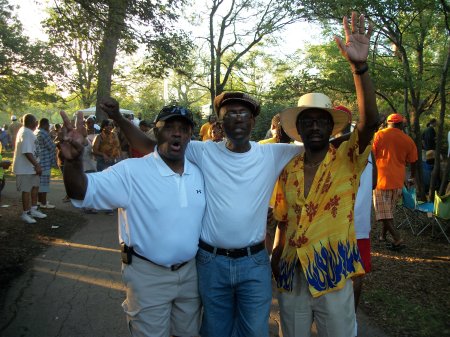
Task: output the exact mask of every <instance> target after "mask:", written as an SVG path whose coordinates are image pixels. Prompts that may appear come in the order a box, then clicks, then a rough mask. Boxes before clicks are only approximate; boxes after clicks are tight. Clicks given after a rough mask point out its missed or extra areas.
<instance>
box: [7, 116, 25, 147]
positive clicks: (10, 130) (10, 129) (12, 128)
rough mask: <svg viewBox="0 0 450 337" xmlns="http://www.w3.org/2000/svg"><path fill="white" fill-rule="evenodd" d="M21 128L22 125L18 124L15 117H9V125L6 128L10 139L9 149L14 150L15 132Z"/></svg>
mask: <svg viewBox="0 0 450 337" xmlns="http://www.w3.org/2000/svg"><path fill="white" fill-rule="evenodd" d="M21 127H22V124H20V123H19V121H18V120H17V117H16V116H15V115H12V116H11V124H9V127H8V133H9V138H10V139H11V147H12V148H13V149H14V148H15V146H16V137H17V132H19V129H20V128H21Z"/></svg>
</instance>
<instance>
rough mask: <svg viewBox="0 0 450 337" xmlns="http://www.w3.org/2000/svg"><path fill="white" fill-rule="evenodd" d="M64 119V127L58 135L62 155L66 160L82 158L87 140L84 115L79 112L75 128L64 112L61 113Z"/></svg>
mask: <svg viewBox="0 0 450 337" xmlns="http://www.w3.org/2000/svg"><path fill="white" fill-rule="evenodd" d="M59 114H60V115H61V117H62V119H63V127H62V128H61V131H60V133H59V134H58V140H59V148H60V150H61V151H60V153H61V155H62V157H63V158H64V159H67V160H74V159H77V158H79V157H80V156H81V154H82V153H83V149H84V142H85V138H86V134H87V131H86V128H85V127H84V120H83V113H82V112H81V111H78V112H77V118H76V123H75V127H74V126H73V125H72V123H71V121H70V119H69V117H68V116H67V114H66V113H65V112H64V111H61V112H60V113H59Z"/></svg>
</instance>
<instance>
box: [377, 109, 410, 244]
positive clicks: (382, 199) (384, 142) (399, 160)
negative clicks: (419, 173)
mask: <svg viewBox="0 0 450 337" xmlns="http://www.w3.org/2000/svg"><path fill="white" fill-rule="evenodd" d="M403 123H404V118H403V116H402V115H400V114H397V113H396V114H391V115H389V116H388V118H387V128H386V129H382V130H380V131H378V132H377V133H376V134H375V136H374V140H373V154H374V156H375V161H376V166H377V169H378V179H377V188H376V189H375V191H374V194H373V203H374V208H375V217H376V220H377V221H380V222H381V223H382V224H383V228H382V231H381V235H380V241H385V240H386V235H387V232H389V233H391V235H392V237H393V242H392V245H391V246H390V247H391V248H392V249H395V250H398V249H401V248H403V247H404V244H403V240H402V238H401V237H400V233H399V232H398V231H397V230H396V229H395V226H394V216H393V214H394V208H395V205H396V204H397V200H398V198H399V197H400V195H401V193H402V187H403V185H404V184H405V183H406V181H405V178H406V166H407V165H408V164H412V165H411V177H410V179H409V180H408V185H411V184H414V176H415V165H413V164H414V163H415V162H416V161H417V159H418V154H417V147H416V144H415V143H414V141H413V140H412V138H411V137H409V136H408V135H406V134H405V133H404V132H403V125H404V124H403Z"/></svg>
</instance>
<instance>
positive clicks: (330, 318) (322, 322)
mask: <svg viewBox="0 0 450 337" xmlns="http://www.w3.org/2000/svg"><path fill="white" fill-rule="evenodd" d="M278 302H279V305H280V320H281V332H282V335H283V336H284V337H310V336H311V325H312V323H313V321H315V322H316V326H317V332H318V335H319V337H353V336H354V332H355V320H356V316H355V303H354V299H353V286H352V281H351V280H347V282H346V283H345V286H344V288H342V289H340V290H336V291H333V292H330V293H327V294H325V295H322V296H319V297H315V298H314V297H312V296H311V293H310V292H309V290H308V283H307V281H306V278H305V276H304V274H303V272H302V271H301V268H300V267H298V268H296V271H295V276H294V284H293V290H292V292H282V293H279V294H278Z"/></svg>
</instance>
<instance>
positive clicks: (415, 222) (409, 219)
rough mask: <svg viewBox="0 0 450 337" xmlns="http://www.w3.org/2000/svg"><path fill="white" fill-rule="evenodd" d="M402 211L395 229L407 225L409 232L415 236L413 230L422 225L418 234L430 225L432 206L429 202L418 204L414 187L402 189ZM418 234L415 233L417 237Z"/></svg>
mask: <svg viewBox="0 0 450 337" xmlns="http://www.w3.org/2000/svg"><path fill="white" fill-rule="evenodd" d="M402 210H403V214H404V215H405V217H404V219H403V221H402V222H400V223H399V225H398V226H397V228H400V227H402V226H404V225H406V224H407V225H408V226H409V228H410V229H411V232H412V233H413V234H415V230H416V229H415V228H417V227H418V226H419V225H422V226H423V227H422V229H421V230H420V233H422V232H423V230H424V229H425V228H427V227H428V226H429V225H430V218H431V217H432V213H433V210H434V205H433V203H431V202H418V201H417V197H416V189H415V188H414V187H411V188H406V187H405V186H403V188H402ZM420 233H417V235H419V234H420Z"/></svg>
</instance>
